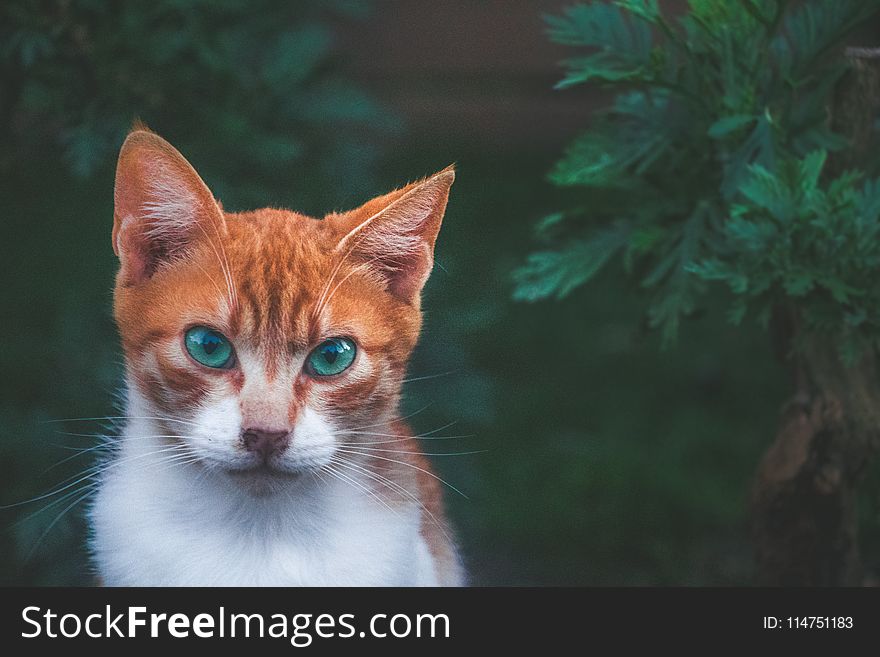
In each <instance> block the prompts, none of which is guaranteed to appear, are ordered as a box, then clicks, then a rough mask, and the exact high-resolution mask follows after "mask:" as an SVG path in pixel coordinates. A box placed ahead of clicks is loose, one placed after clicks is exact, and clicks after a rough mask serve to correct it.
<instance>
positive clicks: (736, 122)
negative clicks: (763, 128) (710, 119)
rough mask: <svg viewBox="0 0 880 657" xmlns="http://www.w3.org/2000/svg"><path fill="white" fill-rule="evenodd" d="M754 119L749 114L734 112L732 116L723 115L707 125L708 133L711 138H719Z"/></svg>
mask: <svg viewBox="0 0 880 657" xmlns="http://www.w3.org/2000/svg"><path fill="white" fill-rule="evenodd" d="M754 121H755V117H754V116H751V115H749V114H735V115H733V116H725V117H722V118H720V119H718V120H717V121H715V123H713V124H712V125H710V126H709V131H708V135H709V136H710V137H712V139H721V138H722V137H726V136H727V135H729V134H730V133H732V132H736V131H737V130H738V129H739V128H742V127H745V126H747V125H749V124H750V123H753V122H754Z"/></svg>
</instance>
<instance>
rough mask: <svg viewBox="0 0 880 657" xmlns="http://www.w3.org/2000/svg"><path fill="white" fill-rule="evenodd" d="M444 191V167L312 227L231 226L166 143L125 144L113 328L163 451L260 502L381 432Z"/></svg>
mask: <svg viewBox="0 0 880 657" xmlns="http://www.w3.org/2000/svg"><path fill="white" fill-rule="evenodd" d="M452 180H453V172H452V170H451V169H447V170H444V171H442V172H440V173H439V174H436V175H435V176H433V177H431V178H428V179H426V180H424V181H421V182H418V183H414V184H412V185H409V186H407V187H405V188H403V189H401V190H398V191H395V192H392V193H390V194H387V195H385V196H382V197H379V198H376V199H374V200H372V201H370V202H369V203H367V204H366V205H364V206H363V207H361V208H358V209H357V210H353V211H351V212H347V213H343V214H333V215H328V216H327V217H325V218H323V219H321V220H317V219H312V218H310V217H306V216H303V215H300V214H296V213H294V212H288V211H283V210H273V209H266V210H259V211H255V212H247V213H239V214H231V213H224V212H223V211H222V209H221V208H220V207H219V205H218V204H217V203H216V201H215V200H214V198H213V197H212V195H211V194H210V192H209V191H208V189H207V187H206V186H205V185H204V183H203V182H202V181H201V179H200V178H199V177H198V175H197V174H196V172H195V171H194V170H193V169H192V168H191V167H190V166H189V164H188V163H187V162H186V160H184V159H183V157H182V156H181V155H180V154H179V153H178V152H177V151H175V150H174V149H173V148H172V147H171V146H170V145H169V144H167V142H165V141H164V140H162V139H161V138H159V137H158V136H156V135H154V134H152V133H150V132H148V131H145V130H138V131H135V132H133V133H132V134H131V135H130V136H129V138H128V139H127V140H126V143H125V144H124V145H123V148H122V152H121V154H120V158H119V165H118V169H117V180H116V191H115V206H116V207H115V218H114V230H113V244H114V249H115V251H116V253H117V255H118V256H119V258H120V263H121V266H120V271H119V274H118V277H117V284H116V291H115V315H116V319H117V323H118V325H119V329H120V334H121V337H122V345H123V350H124V353H125V359H126V366H127V372H128V376H129V378H130V380H131V382H132V384H133V385H134V386H135V387H136V389H137V392H138V393H139V394H140V396H141V397H142V398H143V399H145V400H146V402H147V403H148V405H149V407H150V408H149V413H151V414H155V416H156V417H158V418H164V419H163V420H160V421H159V425H160V426H161V427H162V430H163V431H165V432H167V435H168V436H173V437H171V438H167V439H165V440H168V441H172V442H175V441H180V442H182V443H183V444H185V445H186V446H187V448H188V449H189V451H190V452H191V453H192V454H193V455H195V456H196V457H198V459H200V461H201V462H202V463H203V464H204V465H205V466H206V467H208V468H209V469H210V470H211V471H212V472H217V473H220V474H221V476H227V477H229V478H230V479H232V480H235V481H241V482H242V485H243V486H244V487H245V488H248V487H249V488H252V489H254V490H258V489H259V490H262V489H265V488H266V487H267V486H275V485H283V482H284V481H285V479H294V478H295V477H297V476H298V475H299V474H301V473H302V472H305V471H309V470H313V469H315V468H319V467H321V466H323V465H326V464H327V463H329V461H330V459H331V458H332V457H333V455H334V454H335V453H336V452H337V450H339V449H342V450H345V443H351V442H357V439H358V436H359V435H363V434H365V433H369V432H377V431H381V429H377V427H380V426H381V425H382V424H383V423H384V422H386V421H388V420H389V419H391V418H392V417H393V416H394V413H395V410H396V406H397V402H398V397H399V390H400V386H401V381H402V378H403V376H404V372H405V368H406V363H407V359H408V357H409V355H410V353H411V351H412V349H413V347H414V346H415V343H416V340H417V338H418V333H419V328H420V321H421V319H420V311H419V295H420V292H421V288H422V285H423V284H424V282H425V280H426V279H427V276H428V273H429V272H430V269H431V266H432V259H433V257H432V254H433V246H434V241H435V239H436V236H437V231H438V230H439V228H440V222H441V219H442V216H443V211H444V209H445V205H446V200H447V197H448V193H449V187H450V185H451V184H452ZM267 482H269V483H267Z"/></svg>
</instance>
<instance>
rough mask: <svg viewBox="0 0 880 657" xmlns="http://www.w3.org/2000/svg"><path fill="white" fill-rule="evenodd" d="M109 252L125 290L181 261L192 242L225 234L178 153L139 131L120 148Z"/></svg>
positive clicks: (207, 194)
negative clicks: (115, 262)
mask: <svg viewBox="0 0 880 657" xmlns="http://www.w3.org/2000/svg"><path fill="white" fill-rule="evenodd" d="M113 200H114V211H113V250H114V252H115V253H116V255H117V256H119V261H120V266H121V275H122V278H123V281H124V283H125V284H126V285H134V284H137V283H139V282H141V281H143V280H145V279H147V278H149V277H150V276H152V275H153V274H154V273H155V272H156V271H157V270H158V269H159V268H160V267H162V266H163V265H165V264H168V263H170V262H173V261H174V260H176V259H179V258H181V257H183V256H184V255H185V254H186V253H187V251H188V250H189V249H190V248H191V247H192V246H193V245H194V244H195V243H196V242H197V241H198V240H203V239H208V240H212V241H213V240H217V239H221V236H222V235H223V234H224V233H225V230H226V224H225V220H224V218H223V212H222V211H221V209H220V206H219V205H218V204H217V201H215V200H214V197H213V195H212V194H211V191H210V190H209V189H208V187H207V185H205V183H204V182H203V181H202V179H201V178H200V177H199V174H198V173H196V171H195V169H193V168H192V166H191V165H190V163H189V162H187V161H186V158H184V157H183V156H182V155H181V154H180V153H179V152H178V151H177V149H175V148H174V147H173V146H172V145H171V144H169V143H168V142H167V141H165V140H164V139H162V138H161V137H160V136H158V135H156V134H154V133H152V132H150V131H149V130H144V129H135V130H134V131H132V132H131V133H130V134H129V135H128V137H127V138H126V140H125V143H124V144H122V150H121V151H120V153H119V161H118V163H117V165H116V187H115V190H114V195H113Z"/></svg>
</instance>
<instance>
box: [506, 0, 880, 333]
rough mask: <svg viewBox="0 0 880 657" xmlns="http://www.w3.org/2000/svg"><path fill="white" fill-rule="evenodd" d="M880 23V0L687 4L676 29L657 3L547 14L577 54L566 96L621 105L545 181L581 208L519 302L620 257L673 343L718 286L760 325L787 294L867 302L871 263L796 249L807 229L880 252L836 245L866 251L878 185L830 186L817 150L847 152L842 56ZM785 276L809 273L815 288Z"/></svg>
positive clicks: (707, 0) (628, 1)
mask: <svg viewBox="0 0 880 657" xmlns="http://www.w3.org/2000/svg"><path fill="white" fill-rule="evenodd" d="M878 10H880V0H836V1H835V2H826V1H824V0H806V1H804V2H788V1H786V0H742V1H738V2H730V1H729V0H691V2H690V3H689V10H688V11H687V12H686V13H684V14H683V15H681V16H680V17H677V18H675V19H671V18H667V17H666V16H664V14H663V12H662V11H661V10H660V7H659V5H658V3H657V1H656V0H618V1H617V2H612V3H610V4H609V3H605V2H588V3H586V4H579V5H575V6H573V7H570V8H568V9H566V10H565V11H564V12H563V14H562V15H560V16H551V17H548V18H547V23H548V26H549V30H548V32H549V35H550V38H551V39H553V40H554V41H557V42H559V43H562V44H565V45H568V46H572V47H573V48H575V49H577V50H579V51H581V52H579V53H578V54H577V55H576V56H574V57H571V58H570V59H568V60H566V61H565V62H564V65H565V68H566V74H565V76H564V78H563V79H562V81H561V82H560V83H559V85H558V86H559V87H560V88H566V87H570V86H572V85H577V84H583V83H588V82H592V83H598V84H602V85H605V86H609V87H611V88H612V89H614V88H619V90H620V92H619V94H618V95H617V96H616V98H615V100H614V101H613V102H612V103H611V105H610V106H609V107H608V108H607V109H605V110H604V111H602V112H601V113H600V114H599V115H598V116H597V117H596V118H595V119H594V121H593V122H592V124H591V125H590V126H589V128H588V129H587V130H586V131H585V132H584V133H583V134H582V135H580V136H579V137H577V138H576V139H575V140H574V141H573V142H572V143H571V145H570V146H569V147H568V149H567V150H566V152H565V154H564V156H563V157H562V159H561V160H560V161H559V162H558V163H557V164H556V166H555V167H554V168H553V170H552V171H551V173H550V176H549V179H550V181H551V182H552V183H553V184H555V185H559V186H561V187H571V188H574V189H576V190H580V195H581V196H582V198H583V201H582V203H581V204H580V205H579V206H578V207H572V208H568V209H566V210H565V211H563V212H561V213H559V214H558V215H557V216H558V217H560V219H558V220H557V221H556V222H554V223H555V224H556V225H557V228H559V226H560V225H563V226H565V230H555V231H550V232H548V231H544V232H543V234H542V235H541V240H542V241H543V242H544V244H545V246H544V247H543V248H542V249H541V250H539V251H538V252H536V253H534V254H532V255H531V256H529V258H528V259H527V261H526V262H525V264H524V265H523V266H522V267H521V268H520V269H519V270H518V271H517V272H516V273H515V282H516V290H515V293H514V294H515V296H516V297H517V298H520V299H524V300H530V301H533V300H537V299H541V298H545V297H563V296H565V295H567V294H568V293H570V292H571V291H572V290H574V289H575V288H577V287H578V286H579V285H582V284H584V283H586V282H587V281H589V280H590V278H591V277H592V276H594V275H595V274H596V273H597V272H598V271H600V270H601V269H602V268H603V267H604V266H605V265H606V264H608V263H609V262H611V261H612V260H614V258H615V256H621V257H622V259H623V261H624V263H625V264H626V265H627V268H628V270H629V271H630V272H631V273H632V274H633V275H634V276H635V277H636V278H637V280H638V281H639V283H640V285H641V286H642V287H643V288H645V289H646V290H647V292H648V293H649V304H648V309H647V312H648V317H649V320H650V322H651V324H652V325H654V326H656V327H658V328H659V329H661V331H662V333H663V336H664V338H665V339H666V340H667V341H668V340H671V339H672V338H674V336H675V334H676V331H677V328H678V325H679V323H680V321H681V318H682V317H683V316H686V315H688V314H689V313H691V312H692V311H693V310H694V309H695V308H696V307H697V305H698V304H699V301H700V296H701V295H702V294H703V293H704V292H705V290H706V289H707V282H708V281H710V280H719V279H720V280H724V281H725V282H727V283H728V284H729V285H730V287H731V290H733V292H734V294H735V295H737V299H736V301H735V304H736V305H735V309H734V312H733V315H734V317H735V318H741V317H742V315H743V314H744V313H745V310H744V309H745V308H747V307H750V306H752V305H754V306H755V307H756V309H757V310H758V312H759V313H761V314H762V315H765V314H766V313H767V312H768V311H767V308H766V304H767V303H769V302H770V300H771V299H772V298H773V297H774V296H779V295H789V296H796V297H797V298H798V300H799V302H806V301H807V298H806V297H809V299H810V302H811V303H812V302H813V301H815V302H816V303H817V304H819V301H818V297H816V299H814V297H815V296H816V295H815V294H813V293H814V292H815V291H816V290H824V291H825V292H827V295H828V299H831V301H832V302H833V303H837V304H846V303H848V304H850V305H851V306H852V304H854V303H855V305H858V303H856V302H855V301H854V300H855V299H867V293H866V292H865V291H864V289H863V288H862V287H859V286H858V285H856V283H855V278H857V276H856V272H857V271H859V272H864V271H866V269H865V267H868V266H870V262H871V260H870V258H869V257H868V255H867V254H865V253H862V254H861V255H860V256H859V257H860V258H862V259H861V260H859V262H858V264H857V263H856V262H855V260H846V259H842V258H841V257H840V253H838V252H837V251H836V250H834V249H830V244H823V245H822V247H821V248H820V247H819V246H814V247H813V248H812V249H811V250H801V251H797V252H795V249H796V248H801V247H800V246H799V245H802V242H801V241H800V240H805V239H808V234H807V233H805V232H803V231H805V230H815V231H819V230H820V227H821V230H824V231H825V233H826V234H829V235H830V234H834V235H837V236H838V237H836V238H835V240H843V242H844V243H845V246H843V245H841V246H840V248H841V249H857V248H861V249H862V250H865V249H868V250H871V249H873V250H874V251H872V252H876V254H880V245H877V246H866V245H862V246H861V247H857V244H856V242H854V241H853V240H856V239H857V236H856V234H855V233H854V232H852V231H850V232H846V231H844V232H840V233H839V232H836V231H840V230H843V224H846V222H847V221H861V222H867V223H866V224H865V225H864V226H862V228H860V229H859V230H861V231H862V232H861V233H859V235H862V238H863V239H867V237H866V235H867V232H869V228H868V225H870V223H871V219H870V216H862V217H860V218H858V219H857V218H856V213H857V212H859V211H863V210H864V209H865V208H871V207H873V206H872V205H871V204H872V203H873V202H874V200H873V197H872V191H871V190H873V189H874V187H873V185H874V184H875V183H862V182H859V176H858V174H847V175H845V176H843V177H841V178H839V179H837V180H836V181H834V182H833V183H829V184H827V185H826V184H825V183H823V182H822V180H823V177H822V176H821V173H822V166H823V165H824V163H825V160H826V158H825V156H824V153H826V152H830V151H836V150H839V149H841V148H845V147H846V146H847V142H846V140H845V139H844V138H843V137H841V136H840V135H837V134H834V133H833V132H832V131H831V129H830V126H829V117H828V106H829V104H830V100H831V94H832V92H833V89H834V87H835V85H836V83H837V82H838V81H839V79H840V77H841V75H842V74H843V73H845V71H846V65H845V60H844V58H843V57H842V56H840V54H841V53H840V52H839V49H840V44H841V42H842V40H843V39H844V38H845V37H846V36H847V35H849V34H850V33H851V32H852V30H853V29H854V28H855V27H857V26H858V25H860V24H861V23H863V22H864V21H865V20H866V19H868V18H869V17H871V16H872V15H874V14H876V13H877V12H878ZM836 49H837V50H836ZM792 176H794V178H792ZM798 176H803V179H800V178H799V177H798ZM810 181H812V182H810ZM857 184H858V185H863V187H857ZM793 185H796V186H795V187H793ZM771 189H772V190H775V191H772V192H771ZM858 190H861V191H858ZM807 199H809V200H807ZM804 204H806V205H804ZM779 212H783V213H787V214H792V213H793V215H796V216H798V217H800V218H801V219H799V220H797V221H795V220H792V223H791V225H790V226H789V230H791V231H795V232H794V233H790V232H785V231H783V232H782V233H780V232H779V231H782V228H780V227H779V226H776V225H775V224H774V223H773V222H779V221H781V220H780V219H779V218H778V216H777V214H778V213H779ZM799 222H800V223H799ZM801 223H806V224H807V225H809V226H810V227H811V228H809V229H808V228H805V227H804V226H802V225H801ZM860 225H861V224H860ZM853 230H854V229H853ZM737 231H740V232H737ZM782 234H784V235H786V236H788V237H791V238H792V239H793V240H794V242H790V241H787V238H786V239H782V237H781V235H782ZM559 235H564V236H565V237H559ZM818 235H819V233H818V232H816V233H815V237H816V238H817V239H818ZM844 235H846V236H848V237H844ZM862 238H860V239H862ZM810 239H811V238H810ZM762 240H763V241H762ZM767 240H769V241H770V242H772V248H770V244H769V242H767ZM774 240H780V241H774ZM746 244H748V245H750V246H749V247H747V246H746ZM759 244H760V245H761V246H760V247H759V246H758V245H759ZM750 248H751V249H754V250H753V251H750V250H749V249H750ZM765 249H766V250H765ZM771 253H772V254H773V255H772V257H771V255H770V254H771ZM748 254H751V255H748ZM871 257H876V255H875V256H871ZM750 258H751V259H750ZM811 258H812V260H811ZM823 258H828V259H830V260H828V261H825V260H822V259H823ZM795 263H796V264H795ZM792 267H795V268H796V269H797V271H802V272H810V274H809V281H810V283H809V285H808V284H807V282H806V279H803V280H802V279H801V278H799V277H800V276H806V274H804V273H802V274H798V273H796V271H795V269H791V268H792ZM840 267H852V268H853V269H852V270H851V271H850V270H847V271H850V273H851V274H853V276H850V275H849V274H845V273H844V272H843V271H838V269H839V268H840ZM759 270H760V271H761V272H762V273H761V274H760V275H759V274H758V271H759ZM832 270H834V271H837V274H834V275H832V273H831V272H832ZM735 272H739V273H735ZM738 276H741V277H745V278H738ZM742 280H748V281H749V283H748V284H745V283H742ZM832 290H834V292H832ZM857 290H861V291H857ZM819 296H822V295H819ZM844 296H845V297H846V302H844V301H843V298H844ZM826 301H827V300H826ZM822 303H823V304H824V303H825V301H823V302H822ZM820 305H821V304H820ZM817 307H818V306H817ZM841 312H844V311H843V310H841ZM817 313H818V310H817ZM846 313H849V314H847V315H846V317H848V318H849V319H847V322H848V324H847V326H856V324H855V323H854V322H856V319H858V322H859V323H858V326H861V327H864V326H867V323H870V322H872V321H874V320H873V319H872V317H874V315H873V314H872V312H870V311H868V310H867V309H865V310H864V311H863V312H857V311H856V310H855V306H853V307H852V308H850V307H848V310H846ZM862 317H864V318H863V319H860V318H862ZM874 319H876V318H875V317H874ZM813 320H815V322H814V323H815V326H817V327H818V326H819V325H821V324H822V320H820V318H819V315H818V314H816V315H815V316H813ZM813 320H811V321H813ZM838 326H839V324H838ZM875 328H877V329H878V330H880V325H877V326H876V327H875Z"/></svg>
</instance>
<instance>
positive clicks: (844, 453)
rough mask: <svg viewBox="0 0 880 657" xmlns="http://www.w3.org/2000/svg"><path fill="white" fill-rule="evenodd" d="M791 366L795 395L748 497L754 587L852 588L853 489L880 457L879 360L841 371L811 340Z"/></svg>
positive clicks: (857, 575)
mask: <svg viewBox="0 0 880 657" xmlns="http://www.w3.org/2000/svg"><path fill="white" fill-rule="evenodd" d="M797 360H798V365H797V368H796V369H797V379H798V382H797V392H796V393H795V395H794V397H793V398H792V399H791V400H790V401H789V403H788V404H787V405H786V407H785V409H784V410H783V416H782V423H781V427H780V429H779V433H778V434H777V436H776V441H775V442H774V443H773V445H772V446H771V447H770V449H769V450H768V451H767V453H766V454H765V456H764V458H763V459H762V461H761V464H760V466H759V468H758V475H757V479H756V482H755V487H754V490H753V496H752V523H753V524H752V529H753V532H754V538H755V541H756V548H757V554H756V556H757V566H758V579H759V581H760V583H762V584H771V585H781V586H795V585H800V586H833V585H858V584H860V583H861V582H862V581H863V573H862V570H861V562H860V559H859V547H858V514H857V508H856V501H857V499H856V495H857V487H858V484H859V481H860V480H861V477H862V474H863V473H864V472H865V469H866V467H867V466H868V464H869V463H870V461H871V458H872V456H873V455H874V454H875V453H876V452H877V450H878V448H880V380H878V377H877V367H876V358H875V355H874V354H873V353H871V354H867V355H865V356H864V357H863V359H862V360H861V361H860V362H859V363H857V364H855V365H852V366H849V367H847V366H846V365H844V364H843V363H842V362H841V360H840V357H839V355H838V353H837V350H836V349H835V347H834V345H833V344H831V343H830V342H829V341H827V340H819V339H814V340H813V341H812V343H811V344H809V345H807V346H805V347H804V348H803V351H802V352H801V354H800V355H799V357H798V359H797Z"/></svg>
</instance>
